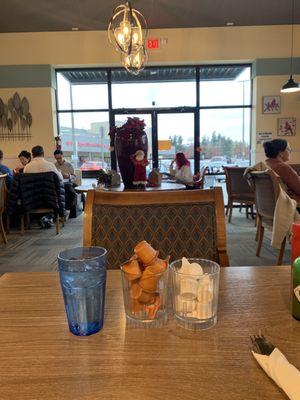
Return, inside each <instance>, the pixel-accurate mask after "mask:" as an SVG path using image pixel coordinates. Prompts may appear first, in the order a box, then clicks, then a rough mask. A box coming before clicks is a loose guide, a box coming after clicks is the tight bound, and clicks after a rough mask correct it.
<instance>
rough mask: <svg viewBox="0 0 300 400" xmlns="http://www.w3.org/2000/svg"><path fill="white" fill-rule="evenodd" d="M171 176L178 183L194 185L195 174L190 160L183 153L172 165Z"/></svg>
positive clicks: (177, 155)
mask: <svg viewBox="0 0 300 400" xmlns="http://www.w3.org/2000/svg"><path fill="white" fill-rule="evenodd" d="M170 175H171V177H173V178H175V179H176V182H179V183H183V184H185V185H189V184H190V185H193V174H192V171H191V166H190V162H189V160H188V159H187V158H186V157H185V155H184V154H183V153H177V154H176V156H175V159H174V160H173V161H172V162H171V165H170Z"/></svg>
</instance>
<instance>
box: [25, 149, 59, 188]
mask: <svg viewBox="0 0 300 400" xmlns="http://www.w3.org/2000/svg"><path fill="white" fill-rule="evenodd" d="M31 154H32V157H33V158H32V160H31V161H30V163H28V164H27V165H25V167H24V173H26V174H30V173H32V174H33V173H36V172H51V171H52V172H55V173H56V174H57V175H58V177H59V179H60V181H61V182H63V176H62V174H61V172H60V171H58V169H57V168H56V167H55V165H54V164H53V163H52V162H50V161H47V160H45V158H44V149H43V147H42V146H34V147H33V148H32V150H31Z"/></svg>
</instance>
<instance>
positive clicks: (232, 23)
mask: <svg viewBox="0 0 300 400" xmlns="http://www.w3.org/2000/svg"><path fill="white" fill-rule="evenodd" d="M233 25H234V22H226V26H233Z"/></svg>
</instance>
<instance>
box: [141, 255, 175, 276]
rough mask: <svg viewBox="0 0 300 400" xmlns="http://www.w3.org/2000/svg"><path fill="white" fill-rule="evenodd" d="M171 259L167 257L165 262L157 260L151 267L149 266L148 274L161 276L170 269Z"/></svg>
mask: <svg viewBox="0 0 300 400" xmlns="http://www.w3.org/2000/svg"><path fill="white" fill-rule="evenodd" d="M169 259H170V257H167V258H166V259H165V260H162V259H161V258H155V259H154V260H153V261H152V263H151V264H150V265H148V266H147V268H146V269H147V270H148V272H151V273H153V274H161V273H163V272H165V270H166V269H167V268H168V265H169Z"/></svg>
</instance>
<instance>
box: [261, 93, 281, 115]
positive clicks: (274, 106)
mask: <svg viewBox="0 0 300 400" xmlns="http://www.w3.org/2000/svg"><path fill="white" fill-rule="evenodd" d="M280 106H281V104H280V96H263V98H262V113H263V114H279V113H280Z"/></svg>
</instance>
